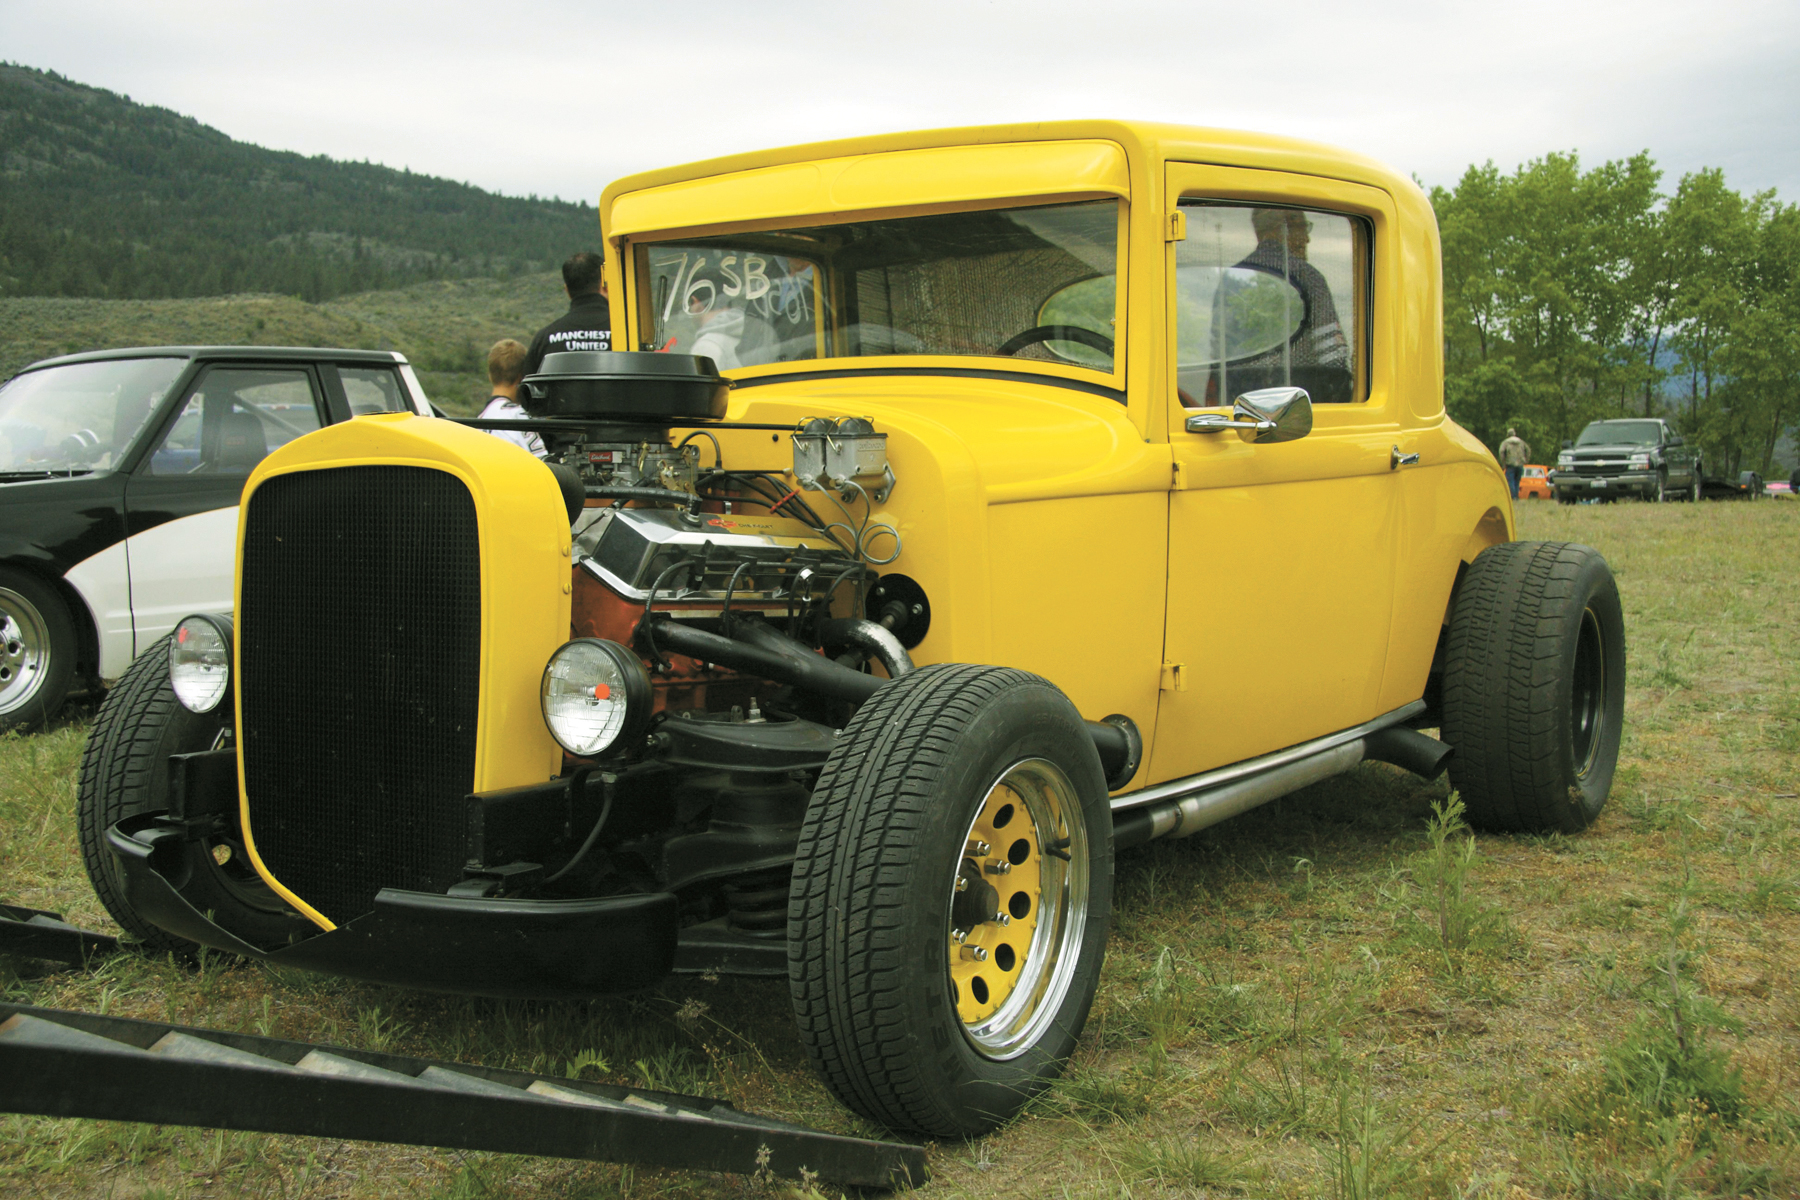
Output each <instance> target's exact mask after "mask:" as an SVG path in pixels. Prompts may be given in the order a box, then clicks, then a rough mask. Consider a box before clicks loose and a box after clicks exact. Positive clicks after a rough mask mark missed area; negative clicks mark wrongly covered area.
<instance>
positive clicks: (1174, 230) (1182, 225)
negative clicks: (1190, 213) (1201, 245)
mask: <svg viewBox="0 0 1800 1200" xmlns="http://www.w3.org/2000/svg"><path fill="white" fill-rule="evenodd" d="M1163 240H1164V241H1167V242H1185V241H1187V214H1186V213H1184V212H1182V211H1181V210H1180V209H1179V208H1178V209H1176V210H1175V211H1174V212H1172V213H1170V214H1169V227H1168V228H1167V229H1165V230H1164V231H1163Z"/></svg>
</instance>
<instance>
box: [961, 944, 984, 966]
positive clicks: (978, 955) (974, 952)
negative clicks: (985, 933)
mask: <svg viewBox="0 0 1800 1200" xmlns="http://www.w3.org/2000/svg"><path fill="white" fill-rule="evenodd" d="M962 956H963V957H964V958H972V959H974V960H975V961H976V962H986V961H987V951H986V950H984V949H982V948H981V947H980V946H964V947H963V948H962Z"/></svg>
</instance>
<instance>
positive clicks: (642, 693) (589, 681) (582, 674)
mask: <svg viewBox="0 0 1800 1200" xmlns="http://www.w3.org/2000/svg"><path fill="white" fill-rule="evenodd" d="M540 697H541V699H542V702H543V706H544V724H545V725H547V726H549V728H550V736H551V737H553V738H555V739H556V743H557V745H559V746H561V747H562V748H563V749H564V750H567V751H568V752H569V753H570V754H574V755H578V756H580V757H582V758H591V757H593V756H594V755H596V754H601V753H603V752H605V751H606V750H607V749H608V748H609V747H612V746H614V745H618V744H621V738H622V737H624V736H625V735H627V734H632V735H635V734H637V733H640V732H642V730H643V728H644V723H645V722H646V721H648V720H649V719H650V705H651V696H650V675H649V672H647V671H645V670H644V664H643V663H642V662H641V661H640V660H639V659H638V656H637V655H635V654H633V653H632V652H631V651H630V650H627V649H626V648H625V647H624V646H621V645H619V643H617V642H608V641H605V640H603V639H600V638H580V639H577V640H576V641H573V642H568V643H566V644H565V645H564V646H563V647H562V648H561V649H559V650H558V651H557V652H556V653H555V654H552V655H551V656H550V663H549V665H548V666H546V667H545V668H544V683H543V687H542V688H541V689H540ZM623 744H629V742H625V743H623Z"/></svg>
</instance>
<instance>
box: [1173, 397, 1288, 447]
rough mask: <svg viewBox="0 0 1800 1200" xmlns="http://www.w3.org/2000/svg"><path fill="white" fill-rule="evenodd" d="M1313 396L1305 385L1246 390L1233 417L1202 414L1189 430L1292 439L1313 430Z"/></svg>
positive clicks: (1254, 438)
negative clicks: (1308, 393) (1233, 431)
mask: <svg viewBox="0 0 1800 1200" xmlns="http://www.w3.org/2000/svg"><path fill="white" fill-rule="evenodd" d="M1312 427H1313V413H1312V397H1311V396H1309V395H1307V394H1306V389H1305V388H1297V387H1272V388H1258V389H1257V390H1256V391H1254V392H1245V393H1244V394H1243V395H1241V396H1239V397H1238V398H1237V402H1236V403H1234V404H1233V405H1232V406H1231V415H1230V416H1229V417H1222V416H1219V415H1218V414H1217V413H1198V414H1196V415H1194V416H1191V417H1189V418H1188V419H1187V431H1188V432H1189V433H1222V432H1224V431H1225V430H1227V429H1235V430H1237V435H1238V436H1239V437H1241V438H1243V439H1244V440H1245V441H1246V442H1291V441H1293V440H1294V439H1296V438H1303V437H1305V436H1306V435H1307V434H1309V433H1311V432H1312Z"/></svg>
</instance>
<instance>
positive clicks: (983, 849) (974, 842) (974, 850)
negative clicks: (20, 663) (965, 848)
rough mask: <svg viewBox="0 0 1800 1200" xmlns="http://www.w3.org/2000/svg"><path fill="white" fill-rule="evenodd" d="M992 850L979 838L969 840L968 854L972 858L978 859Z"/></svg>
mask: <svg viewBox="0 0 1800 1200" xmlns="http://www.w3.org/2000/svg"><path fill="white" fill-rule="evenodd" d="M992 849H993V847H992V846H990V845H988V844H987V843H986V842H984V841H982V840H981V839H980V838H974V839H971V840H970V842H969V854H970V855H971V856H972V857H974V858H980V857H981V856H982V855H984V854H986V853H987V852H988V851H989V850H992Z"/></svg>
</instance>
